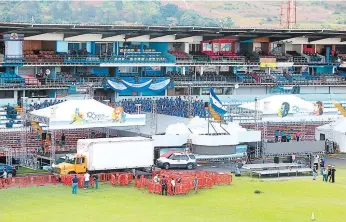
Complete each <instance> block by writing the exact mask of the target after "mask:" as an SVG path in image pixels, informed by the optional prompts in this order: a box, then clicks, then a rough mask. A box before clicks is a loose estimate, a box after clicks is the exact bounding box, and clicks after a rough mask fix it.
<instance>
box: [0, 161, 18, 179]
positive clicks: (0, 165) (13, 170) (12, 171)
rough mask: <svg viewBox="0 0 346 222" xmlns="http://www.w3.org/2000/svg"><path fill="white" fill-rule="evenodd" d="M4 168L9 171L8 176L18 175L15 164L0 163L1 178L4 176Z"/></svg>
mask: <svg viewBox="0 0 346 222" xmlns="http://www.w3.org/2000/svg"><path fill="white" fill-rule="evenodd" d="M4 169H6V171H7V177H15V176H16V175H17V170H16V168H15V167H14V166H10V165H7V164H3V163H0V178H2V175H3V173H4Z"/></svg>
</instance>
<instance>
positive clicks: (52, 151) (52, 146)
mask: <svg viewBox="0 0 346 222" xmlns="http://www.w3.org/2000/svg"><path fill="white" fill-rule="evenodd" d="M56 108H57V107H54V106H52V110H51V112H52V113H51V119H55V118H56ZM55 131H56V130H52V131H51V137H50V142H51V144H50V165H52V164H53V163H55V149H56V147H55Z"/></svg>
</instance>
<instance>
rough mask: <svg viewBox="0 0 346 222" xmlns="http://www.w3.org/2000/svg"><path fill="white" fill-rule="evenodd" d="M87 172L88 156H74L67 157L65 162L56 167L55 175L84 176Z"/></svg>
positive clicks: (54, 169)
mask: <svg viewBox="0 0 346 222" xmlns="http://www.w3.org/2000/svg"><path fill="white" fill-rule="evenodd" d="M86 170H87V159H86V156H84V155H81V154H76V155H73V156H67V158H66V160H65V162H62V163H59V164H57V165H55V166H54V168H53V171H54V173H57V174H60V175H67V174H80V173H81V174H82V173H85V172H86Z"/></svg>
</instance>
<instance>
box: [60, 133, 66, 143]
mask: <svg viewBox="0 0 346 222" xmlns="http://www.w3.org/2000/svg"><path fill="white" fill-rule="evenodd" d="M65 140H66V137H65V134H62V135H61V144H60V145H61V146H65Z"/></svg>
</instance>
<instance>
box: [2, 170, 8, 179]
mask: <svg viewBox="0 0 346 222" xmlns="http://www.w3.org/2000/svg"><path fill="white" fill-rule="evenodd" d="M2 178H4V179H6V178H7V171H6V169H5V168H4V172H3V173H2Z"/></svg>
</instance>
